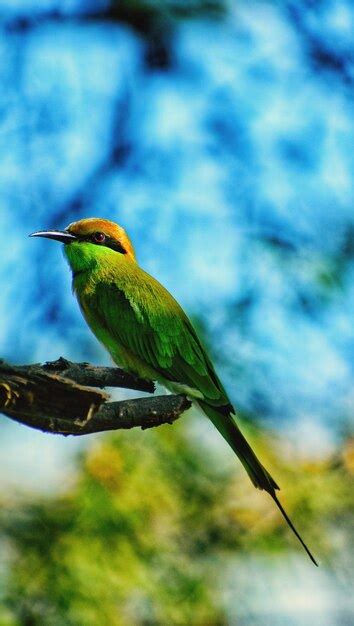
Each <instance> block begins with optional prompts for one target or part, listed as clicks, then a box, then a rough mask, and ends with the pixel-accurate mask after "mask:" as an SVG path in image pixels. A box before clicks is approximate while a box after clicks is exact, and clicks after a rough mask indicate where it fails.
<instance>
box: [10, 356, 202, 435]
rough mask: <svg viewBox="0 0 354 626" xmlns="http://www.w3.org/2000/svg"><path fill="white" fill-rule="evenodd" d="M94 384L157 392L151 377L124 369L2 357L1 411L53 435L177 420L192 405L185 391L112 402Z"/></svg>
mask: <svg viewBox="0 0 354 626" xmlns="http://www.w3.org/2000/svg"><path fill="white" fill-rule="evenodd" d="M94 386H96V387H103V386H111V387H113V386H115V387H124V388H130V389H137V390H140V391H154V384H153V383H152V382H151V381H146V380H144V379H140V378H138V377H136V376H133V375H131V374H128V373H127V372H124V371H123V370H121V369H119V368H110V367H95V366H92V365H89V364H87V363H72V362H70V361H67V360H66V359H63V358H60V359H58V360H57V361H53V362H51V363H46V364H45V365H43V366H41V365H38V364H35V365H20V366H14V365H9V364H8V363H5V362H4V361H0V411H1V412H2V413H4V415H6V416H7V417H10V418H11V419H13V420H15V421H17V422H20V423H22V424H25V425H27V426H30V427H32V428H36V429H38V430H42V431H44V432H48V433H53V434H62V435H87V434H91V433H95V432H101V431H106V430H117V429H120V428H124V429H126V428H133V427H136V426H140V427H141V428H151V427H153V426H159V425H160V424H166V423H172V422H174V421H175V420H176V419H177V418H178V417H180V415H181V414H182V413H183V412H184V411H186V410H187V409H188V408H189V407H190V406H191V402H190V401H189V400H188V399H187V398H186V397H185V396H184V395H169V396H155V397H149V398H138V399H134V400H123V401H119V402H108V399H109V396H108V394H107V393H105V392H103V391H99V390H98V389H93V388H92V387H94Z"/></svg>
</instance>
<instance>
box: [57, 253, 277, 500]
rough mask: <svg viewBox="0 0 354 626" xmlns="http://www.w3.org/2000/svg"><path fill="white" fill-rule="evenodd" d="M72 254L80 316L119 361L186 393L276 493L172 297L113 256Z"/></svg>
mask: <svg viewBox="0 0 354 626" xmlns="http://www.w3.org/2000/svg"><path fill="white" fill-rule="evenodd" d="M66 254H67V257H68V259H69V263H70V264H71V266H72V268H73V272H74V282H73V287H74V291H75V292H76V295H77V298H78V301H79V304H80V307H81V310H82V312H83V314H84V316H85V319H86V321H87V323H88V324H89V326H90V328H91V329H92V331H93V332H94V334H95V335H96V337H97V338H98V339H99V340H100V341H101V342H102V343H103V344H104V346H105V347H106V348H107V350H109V352H110V353H111V355H112V358H113V360H114V361H115V362H116V363H118V364H120V365H122V366H123V367H125V368H126V369H128V370H131V371H133V372H134V373H136V374H138V375H140V376H145V377H149V378H152V379H154V380H159V381H160V382H161V383H163V384H164V385H165V386H166V387H168V388H170V389H173V390H174V389H176V388H177V389H181V387H180V386H182V388H183V387H186V388H187V392H188V395H190V396H192V397H193V398H194V399H195V400H196V401H197V402H198V404H199V405H200V407H201V408H202V409H203V411H204V413H206V415H207V416H208V417H209V418H210V419H211V421H212V422H213V424H214V425H215V426H216V428H217V429H218V430H219V432H220V433H221V434H222V435H223V437H224V438H225V439H226V440H227V441H228V443H229V444H230V446H231V447H232V449H233V450H234V451H235V452H236V454H237V455H238V456H239V458H240V460H241V461H242V463H243V465H244V467H245V469H246V471H247V472H248V474H249V476H250V478H251V480H252V482H253V484H254V485H255V486H256V487H259V488H260V489H266V490H267V491H268V492H270V493H274V490H275V489H277V485H276V483H275V481H274V480H273V479H272V478H271V476H270V475H269V473H268V472H267V471H266V470H265V469H264V467H263V466H262V464H261V463H260V462H259V461H258V459H257V457H256V456H255V454H254V453H253V451H252V450H251V448H250V446H249V445H248V443H247V442H246V440H245V439H244V437H243V435H242V434H241V432H240V430H239V429H238V426H237V425H236V423H235V420H234V417H233V414H234V409H233V407H232V405H231V403H230V400H229V398H228V397H227V394H226V392H225V389H224V387H223V385H222V384H221V382H220V380H219V378H218V376H217V374H216V373H215V370H214V367H213V365H212V363H211V361H210V359H209V357H208V356H207V353H206V351H205V349H204V347H203V345H202V344H201V342H200V340H199V338H198V336H197V334H196V332H195V330H194V328H193V326H192V324H191V322H190V321H189V319H188V317H187V316H186V314H185V313H184V311H183V309H182V308H181V307H180V305H179V304H178V303H177V301H176V300H175V299H174V298H173V297H172V296H171V294H170V293H169V292H168V291H167V289H165V288H164V287H163V286H162V285H161V284H160V283H159V282H158V281H157V280H155V279H154V278H153V277H152V276H150V275H149V274H147V273H146V272H145V271H144V270H143V269H141V268H140V267H139V266H138V265H137V264H136V263H135V262H132V261H131V260H130V259H127V258H126V257H125V256H124V255H122V254H117V253H116V252H114V251H112V250H110V249H109V248H105V247H100V248H98V246H96V245H94V244H92V243H84V244H83V243H72V244H70V246H66Z"/></svg>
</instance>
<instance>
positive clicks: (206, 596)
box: [0, 0, 354, 626]
mask: <svg viewBox="0 0 354 626" xmlns="http://www.w3.org/2000/svg"><path fill="white" fill-rule="evenodd" d="M353 33H354V9H353V4H352V2H351V0H327V1H319V2H316V3H314V2H310V1H309V0H298V1H296V2H294V1H291V0H284V1H283V2H275V1H274V2H271V1H269V2H266V1H256V0H251V1H248V2H246V1H242V0H240V1H239V2H232V1H229V2H228V1H227V0H212V1H208V0H198V1H190V2H183V1H182V0H179V1H178V0H165V2H162V1H160V2H158V1H155V2H154V1H153V0H145V1H143V0H136V1H133V0H125V1H123V0H122V1H121V2H119V1H118V0H117V1H116V2H115V1H113V0H112V1H109V0H105V1H103V0H102V1H100V0H98V1H97V2H94V1H91V0H90V1H85V2H84V1H83V0H37V1H35V0H28V2H26V3H23V2H21V1H20V0H18V1H17V0H3V1H2V2H1V3H0V85H1V92H0V163H1V167H0V197H1V205H0V206H1V209H0V224H1V226H2V233H3V238H2V246H1V250H2V252H1V263H0V276H1V284H2V298H1V301H0V356H1V357H3V358H6V359H7V360H9V361H10V362H13V363H30V362H34V361H45V360H50V359H55V358H58V357H59V356H60V355H63V356H65V357H67V358H69V359H73V360H75V359H76V360H86V361H91V362H94V363H100V364H109V358H108V356H107V355H106V354H105V352H104V351H103V350H102V349H101V348H100V346H99V345H98V344H97V342H96V340H95V339H94V338H93V337H91V335H90V333H89V331H88V329H87V328H86V327H85V325H84V323H83V321H82V319H81V317H80V313H79V311H78V310H77V306H76V304H75V302H74V300H73V298H72V295H71V293H70V276H69V272H68V270H67V268H66V267H65V263H64V260H63V259H62V256H61V254H60V251H59V246H57V245H54V244H51V243H50V242H41V241H33V240H28V239H27V234H28V233H29V232H32V231H34V230H38V229H42V228H63V227H65V226H66V225H67V223H68V222H70V221H73V220H76V219H80V218H82V217H88V216H101V217H106V218H108V219H113V220H116V221H118V222H119V223H121V224H122V225H123V226H124V227H125V228H127V230H128V232H129V234H130V235H131V237H132V239H133V241H134V244H135V246H136V249H137V253H138V258H139V260H140V261H141V264H142V265H143V267H144V268H145V269H147V270H148V271H149V272H151V273H152V274H154V275H155V276H156V277H157V278H158V279H160V280H161V281H162V282H163V283H164V284H165V285H166V286H167V287H168V288H169V289H170V291H172V292H173V293H174V295H175V296H176V297H177V298H178V300H179V301H180V302H181V304H182V305H183V306H184V308H185V309H186V310H187V311H188V313H189V314H190V316H191V318H192V319H193V321H194V323H195V325H196V326H197V328H198V330H199V332H200V334H201V336H202V337H203V339H204V341H205V343H206V345H207V346H208V349H209V351H210V353H211V355H212V357H213V360H214V361H215V364H216V366H217V369H218V371H219V373H220V376H221V378H222V379H223V381H224V382H225V385H226V387H227V389H228V390H229V392H230V396H231V398H232V400H233V401H234V403H235V405H236V406H237V407H238V411H239V415H240V418H241V420H242V424H243V429H244V430H245V432H246V433H247V435H248V438H249V439H250V440H251V441H252V443H253V444H254V447H255V448H256V450H257V452H258V454H259V456H260V457H261V459H262V460H263V461H264V463H265V465H266V467H267V468H269V470H270V471H271V473H272V474H273V475H274V477H275V479H276V480H277V482H279V483H280V485H281V488H282V491H281V499H282V502H283V504H284V506H285V507H286V509H287V510H288V512H289V514H290V515H291V516H292V517H293V519H294V520H295V521H296V524H297V526H298V527H299V529H300V530H301V532H302V534H303V535H304V537H305V539H306V541H307V542H308V544H309V546H310V547H311V549H312V550H313V552H314V554H315V555H316V557H317V558H318V560H319V561H320V563H321V565H320V568H319V569H316V568H314V567H313V565H312V564H311V563H310V561H309V560H308V559H307V557H306V555H305V554H304V553H303V551H302V550H301V547H300V546H299V545H298V543H297V541H296V539H295V538H294V537H293V536H292V534H291V532H290V531H289V529H288V528H287V527H286V526H285V524H284V522H283V520H282V519H281V517H280V515H279V514H278V512H277V510H276V509H275V507H274V506H273V504H272V501H271V499H270V498H269V497H268V496H267V495H266V494H264V493H259V492H257V491H256V490H255V489H254V488H253V487H252V485H251V483H250V481H249V479H248V478H247V476H246V474H245V472H244V470H243V469H242V467H241V466H240V464H239V462H237V461H236V460H235V459H234V456H233V454H232V453H231V452H230V450H229V449H228V448H227V446H226V444H225V443H224V442H223V441H222V440H221V438H220V437H219V435H218V434H217V433H216V431H215V430H213V427H212V426H211V425H210V424H209V423H208V422H207V420H205V418H203V417H202V416H201V415H199V414H197V413H196V412H193V411H190V412H189V413H188V414H186V415H185V416H183V417H182V418H181V419H180V420H178V422H177V423H176V424H174V425H173V426H163V427H159V428H157V429H151V430H147V431H144V432H141V431H137V430H134V431H130V432H117V433H114V434H105V435H94V436H89V437H85V438H78V439H62V438H59V437H51V436H49V435H45V434H42V433H37V432H34V431H31V430H30V429H28V428H25V427H22V426H20V425H18V424H14V423H11V422H10V420H8V419H7V418H5V417H1V421H0V424H1V433H2V437H1V441H0V459H1V472H0V488H1V491H0V501H1V509H0V542H1V551H0V626H66V625H67V626H103V625H106V624H109V625H112V626H154V625H156V626H169V625H171V626H173V625H176V626H187V625H190V626H283V625H285V624H286V625H290V626H313V624H314V623H316V626H351V625H352V624H353V623H354V606H353V600H352V590H353V583H354V575H353V569H354V568H353V559H352V555H353V537H354V493H353V474H354V440H353V414H354V394H353V380H354V375H353V371H354V350H353V348H354V326H353V310H354V263H353V259H354V217H353V206H354V191H353V172H354V156H353V155H354V150H353V145H354V116H353V82H354V55H353V50H354V37H353ZM160 391H161V390H160ZM135 395H136V394H135V393H129V392H124V391H121V392H116V391H115V392H113V396H114V397H115V398H125V397H134V396H135Z"/></svg>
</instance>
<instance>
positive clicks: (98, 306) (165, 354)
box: [87, 272, 232, 410]
mask: <svg viewBox="0 0 354 626" xmlns="http://www.w3.org/2000/svg"><path fill="white" fill-rule="evenodd" d="M143 275H144V280H142V279H141V277H139V278H140V280H139V283H138V285H136V287H135V289H134V284H130V285H129V287H130V288H129V290H125V291H124V292H123V290H122V289H121V288H119V286H118V285H117V284H115V283H113V282H110V283H104V284H102V283H100V284H98V285H96V288H95V290H94V293H93V295H91V296H90V302H89V303H87V305H88V308H89V309H90V311H91V313H93V312H94V315H95V317H96V318H99V320H100V324H101V325H103V326H104V328H105V329H106V331H107V332H108V333H109V335H110V336H111V337H112V339H113V340H115V341H117V342H118V343H119V344H120V345H123V346H124V347H125V348H127V349H128V350H129V351H130V352H131V353H133V354H134V355H136V356H137V357H138V358H139V359H141V360H142V361H143V362H144V363H146V364H147V365H149V366H150V367H152V368H153V369H154V370H155V371H156V372H158V373H159V374H160V375H161V376H162V377H163V378H165V379H166V380H168V381H171V382H177V383H181V384H183V385H186V386H188V387H190V388H193V389H197V390H198V391H199V392H201V393H202V394H203V397H204V398H205V399H206V400H207V401H208V402H210V403H211V404H213V405H215V406H228V407H229V410H230V407H231V405H230V403H229V400H228V398H227V396H226V392H225V390H224V388H223V386H222V384H221V382H220V380H219V378H218V377H217V375H216V373H215V370H214V368H213V366H212V364H211V362H210V360H209V358H208V356H207V354H206V351H205V349H204V347H203V346H202V344H201V342H200V340H199V339H198V336H197V334H196V332H195V330H194V328H193V326H192V324H191V322H190V321H189V319H188V318H187V316H186V314H185V313H184V311H183V310H182V308H181V307H180V305H179V304H178V303H177V302H176V300H175V299H174V298H173V297H172V296H171V294H170V293H169V292H168V291H167V290H166V289H165V288H164V287H163V286H162V285H160V283H159V282H158V281H155V279H153V278H152V277H150V276H149V275H148V274H146V273H145V272H144V273H143ZM231 409H232V407H231Z"/></svg>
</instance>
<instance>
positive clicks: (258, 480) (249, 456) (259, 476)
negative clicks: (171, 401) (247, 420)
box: [198, 400, 318, 565]
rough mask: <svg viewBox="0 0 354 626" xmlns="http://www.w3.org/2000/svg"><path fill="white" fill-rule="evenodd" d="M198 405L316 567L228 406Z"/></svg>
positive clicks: (271, 482) (269, 477) (273, 484)
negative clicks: (275, 508) (269, 500)
mask: <svg viewBox="0 0 354 626" xmlns="http://www.w3.org/2000/svg"><path fill="white" fill-rule="evenodd" d="M198 404H199V406H200V407H201V409H202V410H203V411H204V413H205V414H206V415H207V416H208V417H209V419H210V420H211V421H212V422H213V424H214V426H215V427H216V428H217V429H218V431H219V432H220V434H221V435H222V436H223V437H224V439H225V440H226V441H227V442H228V444H229V445H230V446H231V448H232V449H233V451H234V452H235V454H237V456H238V458H239V459H240V461H241V463H242V465H243V466H244V468H245V470H246V472H247V474H248V475H249V477H250V479H251V481H252V483H253V484H254V486H255V487H257V489H264V490H265V491H267V492H268V493H269V494H270V496H271V497H272V498H273V500H274V502H275V504H276V505H277V507H278V509H279V511H280V512H281V514H282V515H283V517H284V519H285V521H286V522H287V524H288V525H289V526H290V528H291V530H292V531H293V533H294V534H295V535H296V537H297V538H298V540H299V541H300V543H301V545H302V546H303V548H304V549H305V551H306V552H307V554H308V556H309V557H310V559H311V561H312V562H313V563H314V564H315V565H318V564H317V562H316V560H315V558H314V557H313V555H312V554H311V552H310V550H309V548H308V547H307V545H306V544H305V542H304V541H303V539H302V537H301V536H300V535H299V533H298V531H297V530H296V528H295V526H294V524H293V523H292V521H291V519H290V518H289V516H288V514H287V513H286V511H285V510H284V508H283V506H282V505H281V503H280V502H279V500H278V497H277V495H276V489H279V487H278V485H277V483H276V482H275V480H274V479H273V478H272V476H271V475H270V474H269V472H268V471H267V470H266V469H265V467H263V465H262V463H261V462H260V461H259V460H258V458H257V457H256V455H255V453H254V452H253V450H252V448H251V446H250V445H249V444H248V442H247V441H246V439H245V437H244V436H243V434H242V433H241V431H240V429H239V427H238V426H237V424H236V422H235V420H234V417H233V414H232V413H231V412H230V407H229V405H228V406H225V407H223V406H221V407H216V406H210V404H208V403H207V402H205V401H203V400H198Z"/></svg>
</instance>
